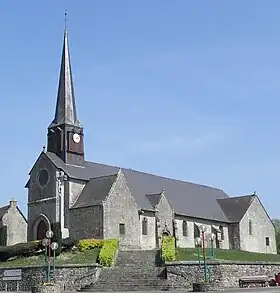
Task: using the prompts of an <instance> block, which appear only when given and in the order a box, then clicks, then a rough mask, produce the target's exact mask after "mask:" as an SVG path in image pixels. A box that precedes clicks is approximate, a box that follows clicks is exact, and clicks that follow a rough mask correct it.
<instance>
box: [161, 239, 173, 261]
mask: <svg viewBox="0 0 280 293" xmlns="http://www.w3.org/2000/svg"><path fill="white" fill-rule="evenodd" d="M161 256H162V259H163V260H164V261H172V260H175V258H176V250H175V238H174V237H172V236H163V237H162V246H161Z"/></svg>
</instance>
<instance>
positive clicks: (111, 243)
mask: <svg viewBox="0 0 280 293" xmlns="http://www.w3.org/2000/svg"><path fill="white" fill-rule="evenodd" d="M118 247H119V240H118V239H107V240H104V245H103V246H102V248H101V250H100V253H99V257H98V258H99V262H100V264H102V265H103V266H106V267H110V266H112V265H113V263H114V259H115V255H116V252H117V250H118Z"/></svg>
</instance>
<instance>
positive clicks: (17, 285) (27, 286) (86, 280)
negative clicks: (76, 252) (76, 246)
mask: <svg viewBox="0 0 280 293" xmlns="http://www.w3.org/2000/svg"><path fill="white" fill-rule="evenodd" d="M9 269H22V280H21V281H4V280H2V279H3V274H4V270H9ZM101 270H102V267H101V266H100V265H97V264H95V265H87V266H82V265H63V266H57V267H56V270H55V275H54V276H55V277H54V278H55V282H56V283H57V284H59V286H60V287H61V289H62V290H66V291H76V290H77V289H80V288H81V286H84V285H85V284H90V283H92V282H95V281H96V280H97V278H98V277H99V275H100V273H101ZM45 277H46V267H42V266H32V267H31V266H30V267H24V268H0V279H1V281H0V291H5V290H6V289H7V291H30V290H31V287H32V286H34V285H38V284H40V283H43V282H45ZM53 280H54V279H53V278H52V279H51V282H53Z"/></svg>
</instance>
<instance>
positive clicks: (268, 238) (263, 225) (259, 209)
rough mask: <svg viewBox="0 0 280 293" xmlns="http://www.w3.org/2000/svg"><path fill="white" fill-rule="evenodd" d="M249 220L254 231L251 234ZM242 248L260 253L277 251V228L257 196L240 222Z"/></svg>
mask: <svg viewBox="0 0 280 293" xmlns="http://www.w3.org/2000/svg"><path fill="white" fill-rule="evenodd" d="M249 221H251V226H252V229H251V230H252V231H251V232H252V233H251V234H250V231H249V230H250V229H249ZM239 231H240V248H241V249H242V250H246V251H251V252H260V253H274V254H276V253H277V249H276V239H275V228H274V226H273V224H272V222H271V219H270V218H269V217H268V215H267V212H266V210H265V209H264V207H263V205H262V203H261V202H260V200H259V198H258V197H257V196H255V197H254V200H253V202H252V204H251V206H250V207H249V209H248V210H247V212H246V214H245V215H244V217H243V218H242V220H241V221H240V224H239Z"/></svg>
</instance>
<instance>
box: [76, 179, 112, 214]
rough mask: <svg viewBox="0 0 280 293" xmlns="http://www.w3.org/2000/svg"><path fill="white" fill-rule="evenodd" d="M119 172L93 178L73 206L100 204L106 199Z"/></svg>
mask: <svg viewBox="0 0 280 293" xmlns="http://www.w3.org/2000/svg"><path fill="white" fill-rule="evenodd" d="M116 178H117V174H115V175H109V176H102V177H97V178H91V179H90V180H89V182H88V183H87V184H86V186H85V187H84V189H83V190H82V193H81V195H80V196H79V198H78V199H77V201H76V202H75V204H74V205H73V207H72V208H82V207H88V206H94V205H99V204H101V203H102V201H103V200H105V199H106V197H107V195H108V194H109V191H110V189H111V187H112V185H113V183H114V182H115V180H116Z"/></svg>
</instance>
